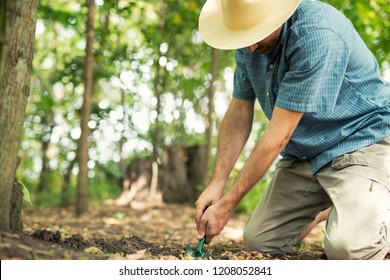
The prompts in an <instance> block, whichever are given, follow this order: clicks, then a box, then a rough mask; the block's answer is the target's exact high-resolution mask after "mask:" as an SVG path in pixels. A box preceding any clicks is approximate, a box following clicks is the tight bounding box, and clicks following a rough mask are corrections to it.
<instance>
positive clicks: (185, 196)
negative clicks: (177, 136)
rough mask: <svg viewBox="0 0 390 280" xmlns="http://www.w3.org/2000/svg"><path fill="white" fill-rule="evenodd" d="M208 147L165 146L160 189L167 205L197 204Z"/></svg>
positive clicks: (160, 174)
mask: <svg viewBox="0 0 390 280" xmlns="http://www.w3.org/2000/svg"><path fill="white" fill-rule="evenodd" d="M205 155H206V146H192V147H183V146H165V147H164V148H163V154H162V157H161V168H160V171H161V172H160V173H159V187H160V190H161V192H162V198H163V201H164V202H167V203H184V202H190V203H193V202H195V200H196V198H197V197H198V193H199V186H200V185H202V184H203V179H204V176H205V175H204V172H205V168H204V166H205V159H206V156H205Z"/></svg>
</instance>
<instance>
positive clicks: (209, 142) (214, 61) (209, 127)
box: [203, 48, 218, 186]
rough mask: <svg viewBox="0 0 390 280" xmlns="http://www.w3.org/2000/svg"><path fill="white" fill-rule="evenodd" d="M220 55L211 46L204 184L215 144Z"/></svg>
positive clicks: (207, 178)
mask: <svg viewBox="0 0 390 280" xmlns="http://www.w3.org/2000/svg"><path fill="white" fill-rule="evenodd" d="M217 66H218V56H217V50H216V49H214V48H211V65H210V74H211V80H210V86H209V108H208V109H209V111H208V115H207V126H206V143H207V144H206V145H207V150H206V160H205V161H206V165H205V169H206V171H205V172H204V174H205V176H204V179H203V182H204V185H205V186H207V184H208V182H209V172H208V170H209V167H210V159H211V149H212V145H213V128H214V118H213V116H214V112H215V106H214V98H215V85H214V84H215V81H216V80H217V75H218V67H217Z"/></svg>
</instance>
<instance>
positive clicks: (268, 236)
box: [243, 228, 292, 256]
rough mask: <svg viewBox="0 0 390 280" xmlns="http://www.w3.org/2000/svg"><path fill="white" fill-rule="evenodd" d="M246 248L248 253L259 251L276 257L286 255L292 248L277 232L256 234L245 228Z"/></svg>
mask: <svg viewBox="0 0 390 280" xmlns="http://www.w3.org/2000/svg"><path fill="white" fill-rule="evenodd" d="M243 239H244V247H245V249H246V250H248V251H259V252H261V253H265V254H271V255H275V256H281V255H285V254H286V253H287V252H288V250H289V249H291V247H292V246H290V245H289V244H287V243H288V242H285V240H283V239H281V238H280V237H279V236H278V235H276V233H275V232H265V233H256V234H254V232H253V231H251V230H250V229H248V228H245V230H244V234H243Z"/></svg>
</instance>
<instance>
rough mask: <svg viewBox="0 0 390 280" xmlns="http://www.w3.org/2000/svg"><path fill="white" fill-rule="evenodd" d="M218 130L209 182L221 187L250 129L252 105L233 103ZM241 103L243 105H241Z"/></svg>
mask: <svg viewBox="0 0 390 280" xmlns="http://www.w3.org/2000/svg"><path fill="white" fill-rule="evenodd" d="M233 102H235V103H232V104H231V106H229V109H228V112H227V113H226V115H225V117H224V119H223V121H222V124H221V128H220V134H219V138H218V150H217V157H216V163H215V168H214V172H213V176H212V179H211V182H213V183H215V184H217V185H219V186H221V187H223V186H224V185H225V184H226V182H227V180H228V178H229V175H230V173H231V171H232V169H233V167H234V165H235V163H236V161H237V159H238V157H239V155H240V153H241V151H242V149H243V147H244V145H245V143H246V141H247V140H248V137H249V134H250V132H251V129H252V122H253V103H250V102H248V101H237V100H236V101H233ZM241 103H244V105H243V104H241Z"/></svg>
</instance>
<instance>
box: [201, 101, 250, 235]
mask: <svg viewBox="0 0 390 280" xmlns="http://www.w3.org/2000/svg"><path fill="white" fill-rule="evenodd" d="M253 112H254V102H253V101H246V100H241V99H237V98H233V100H232V101H231V103H230V105H229V108H228V110H227V112H226V114H225V116H224V119H223V121H222V124H221V128H220V132H219V137H218V150H217V158H216V163H215V167H214V172H213V176H212V178H211V181H210V184H209V185H208V186H207V188H206V189H205V191H204V192H203V193H202V194H201V196H200V197H199V199H198V200H197V201H196V203H195V206H196V213H195V220H196V224H197V226H198V229H199V222H200V218H201V217H202V215H203V212H204V210H205V209H206V208H207V207H208V206H210V205H212V204H214V203H216V202H217V201H218V200H219V199H220V198H221V197H222V196H223V190H224V187H225V184H226V182H227V180H228V178H229V176H230V173H231V171H232V169H233V167H234V165H235V163H236V161H237V159H238V157H239V155H240V153H241V151H242V149H243V147H244V145H245V143H246V141H247V140H248V137H249V134H250V132H251V129H252V123H253Z"/></svg>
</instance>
